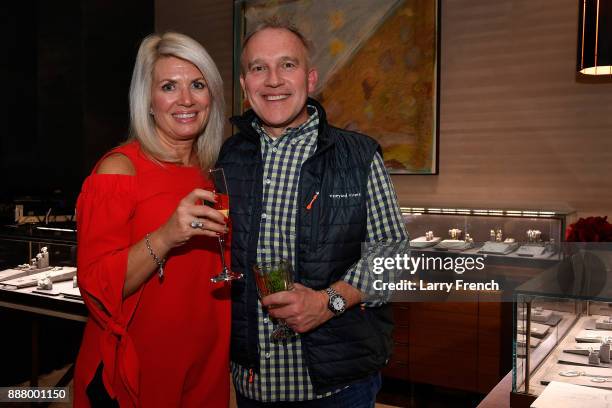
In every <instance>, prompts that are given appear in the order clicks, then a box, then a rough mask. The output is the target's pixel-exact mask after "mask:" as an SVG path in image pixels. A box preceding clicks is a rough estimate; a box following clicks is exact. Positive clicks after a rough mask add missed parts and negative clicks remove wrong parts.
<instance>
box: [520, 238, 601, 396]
mask: <svg viewBox="0 0 612 408" xmlns="http://www.w3.org/2000/svg"><path fill="white" fill-rule="evenodd" d="M560 256H561V259H560V261H559V262H557V263H556V264H555V265H554V266H552V267H551V268H549V269H547V270H545V271H543V272H542V273H540V274H539V275H537V276H536V277H534V278H532V279H530V280H529V281H527V282H525V283H524V284H522V285H520V286H519V287H517V288H516V290H515V302H514V329H513V347H512V354H513V356H512V360H513V370H512V377H513V378H512V394H511V406H512V407H513V408H517V407H519V408H520V407H529V406H531V404H532V403H533V402H534V401H535V400H536V398H538V397H539V396H542V398H545V399H546V401H556V400H562V399H563V398H568V395H569V396H574V395H575V396H576V399H580V398H582V397H581V395H590V397H588V398H589V399H590V398H591V397H593V398H599V396H598V394H601V390H603V392H604V394H605V393H608V397H609V394H610V393H612V363H611V360H610V348H611V346H612V279H611V278H612V244H611V243H564V244H562V246H561V248H560ZM551 384H552V387H550V388H549V386H550V385H551ZM584 387H595V389H588V388H587V389H585V388H584ZM547 389H548V390H547ZM544 393H546V395H544ZM547 404H548V402H547ZM546 406H549V405H546Z"/></svg>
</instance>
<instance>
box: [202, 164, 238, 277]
mask: <svg viewBox="0 0 612 408" xmlns="http://www.w3.org/2000/svg"><path fill="white" fill-rule="evenodd" d="M209 174H210V178H211V179H212V182H213V184H214V185H215V194H216V196H217V201H216V202H215V203H214V206H213V207H214V208H215V210H218V211H219V212H220V213H221V214H223V215H224V216H225V218H227V219H229V192H228V190H227V183H226V182H225V173H224V172H223V169H222V168H215V169H210V170H209ZM217 238H218V240H219V251H220V253H221V263H222V264H223V269H222V270H221V273H219V274H218V275H217V276H214V277H212V278H211V279H210V280H211V281H213V282H214V283H217V282H228V281H233V280H235V279H240V278H242V274H241V273H236V272H233V271H232V270H231V269H230V268H228V267H227V264H226V262H225V234H221V235H219V236H218V237H217Z"/></svg>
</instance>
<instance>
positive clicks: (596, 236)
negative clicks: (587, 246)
mask: <svg viewBox="0 0 612 408" xmlns="http://www.w3.org/2000/svg"><path fill="white" fill-rule="evenodd" d="M565 240H566V241H567V242H611V241H612V224H610V223H609V222H608V217H607V216H606V217H587V218H580V219H579V220H578V221H576V222H575V223H573V224H572V225H570V226H569V227H568V228H567V232H566V234H565Z"/></svg>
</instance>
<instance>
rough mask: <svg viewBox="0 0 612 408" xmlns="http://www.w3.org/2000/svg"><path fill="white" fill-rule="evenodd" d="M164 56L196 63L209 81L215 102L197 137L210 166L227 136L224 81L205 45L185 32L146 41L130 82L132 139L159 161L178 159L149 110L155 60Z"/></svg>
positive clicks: (198, 151)
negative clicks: (164, 144)
mask: <svg viewBox="0 0 612 408" xmlns="http://www.w3.org/2000/svg"><path fill="white" fill-rule="evenodd" d="M163 57H176V58H180V59H183V60H185V61H188V62H190V63H192V64H193V65H195V66H196V67H197V68H198V69H199V70H200V72H201V73H202V75H203V76H204V79H205V80H206V84H207V85H208V89H209V91H210V96H211V102H212V103H211V107H210V113H209V115H208V121H207V123H206V126H205V127H204V129H203V131H202V133H201V134H200V135H199V136H198V138H197V140H196V143H195V150H196V154H197V156H198V161H199V163H200V167H202V168H204V169H206V168H210V167H212V166H213V165H214V163H215V162H216V160H217V156H218V154H219V149H220V148H221V143H222V139H223V124H224V121H225V102H224V98H223V81H222V79H221V75H220V74H219V70H218V69H217V66H216V65H215V63H214V62H213V60H212V58H211V57H210V55H208V53H207V52H206V50H205V49H204V47H202V45H201V44H200V43H198V42H197V41H195V40H194V39H192V38H190V37H188V36H186V35H184V34H180V33H176V32H167V33H164V34H161V35H159V34H151V35H149V36H147V37H146V38H145V39H144V40H142V43H141V44H140V48H139V49H138V55H137V56H136V64H135V65H134V72H133V74H132V83H131V84H130V140H133V139H136V140H138V141H139V142H140V145H141V146H142V148H143V150H144V151H146V152H147V153H148V154H150V155H151V156H152V157H153V158H154V159H156V160H159V161H166V162H177V161H178V158H177V157H173V156H172V155H170V154H169V153H168V152H166V151H165V149H164V148H163V147H162V145H161V143H160V140H159V137H158V136H157V132H156V130H155V120H154V117H153V115H150V113H149V112H150V109H151V83H152V80H153V69H154V67H155V63H156V62H157V61H158V60H159V59H160V58H163Z"/></svg>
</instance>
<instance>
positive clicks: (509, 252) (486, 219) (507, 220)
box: [402, 207, 574, 259]
mask: <svg viewBox="0 0 612 408" xmlns="http://www.w3.org/2000/svg"><path fill="white" fill-rule="evenodd" d="M402 213H403V216H404V221H405V223H406V228H407V229H408V231H409V232H410V235H411V241H410V246H411V247H412V248H415V249H424V248H428V249H432V250H459V251H462V252H465V253H474V254H476V253H481V254H483V253H486V254H490V255H502V256H508V257H520V258H533V259H556V258H557V257H556V255H558V244H559V243H560V242H561V241H562V240H563V238H564V231H565V228H566V225H567V224H568V223H570V222H572V221H573V218H574V213H573V212H561V211H543V210H495V209H460V208H416V207H405V208H402Z"/></svg>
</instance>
